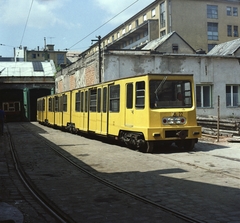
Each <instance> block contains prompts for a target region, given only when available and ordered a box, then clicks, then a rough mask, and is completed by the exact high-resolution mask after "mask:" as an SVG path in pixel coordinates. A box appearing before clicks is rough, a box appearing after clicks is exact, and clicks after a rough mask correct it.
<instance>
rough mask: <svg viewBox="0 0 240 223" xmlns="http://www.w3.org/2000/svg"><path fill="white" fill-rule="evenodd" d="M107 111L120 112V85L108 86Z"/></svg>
mask: <svg viewBox="0 0 240 223" xmlns="http://www.w3.org/2000/svg"><path fill="white" fill-rule="evenodd" d="M109 112H111V113H118V112H120V85H119V84H117V85H110V86H109Z"/></svg>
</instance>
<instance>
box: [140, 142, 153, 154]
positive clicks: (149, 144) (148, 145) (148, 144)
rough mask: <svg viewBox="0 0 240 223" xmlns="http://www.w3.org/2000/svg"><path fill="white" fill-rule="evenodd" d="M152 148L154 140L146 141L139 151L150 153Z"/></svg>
mask: <svg viewBox="0 0 240 223" xmlns="http://www.w3.org/2000/svg"><path fill="white" fill-rule="evenodd" d="M153 148H154V142H146V144H145V146H144V147H142V148H141V150H140V151H141V152H143V153H151V152H152V151H153Z"/></svg>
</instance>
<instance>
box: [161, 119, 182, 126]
mask: <svg viewBox="0 0 240 223" xmlns="http://www.w3.org/2000/svg"><path fill="white" fill-rule="evenodd" d="M162 123H163V124H164V125H184V124H185V123H186V118H185V117H164V118H163V119H162Z"/></svg>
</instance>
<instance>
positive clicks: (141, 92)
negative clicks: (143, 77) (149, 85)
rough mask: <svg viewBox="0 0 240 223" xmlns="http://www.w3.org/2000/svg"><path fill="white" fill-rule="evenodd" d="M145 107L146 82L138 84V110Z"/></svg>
mask: <svg viewBox="0 0 240 223" xmlns="http://www.w3.org/2000/svg"><path fill="white" fill-rule="evenodd" d="M144 107H145V82H144V81H141V82H137V83H136V108H144Z"/></svg>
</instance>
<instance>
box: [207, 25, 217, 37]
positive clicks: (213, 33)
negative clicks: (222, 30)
mask: <svg viewBox="0 0 240 223" xmlns="http://www.w3.org/2000/svg"><path fill="white" fill-rule="evenodd" d="M208 40H218V23H213V22H208Z"/></svg>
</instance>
